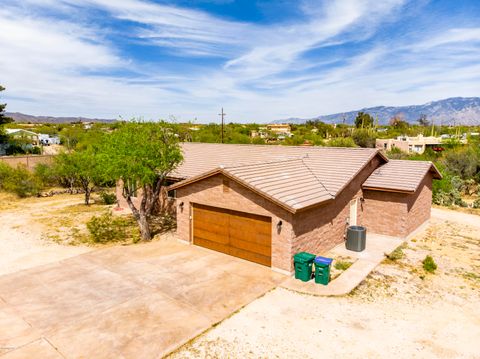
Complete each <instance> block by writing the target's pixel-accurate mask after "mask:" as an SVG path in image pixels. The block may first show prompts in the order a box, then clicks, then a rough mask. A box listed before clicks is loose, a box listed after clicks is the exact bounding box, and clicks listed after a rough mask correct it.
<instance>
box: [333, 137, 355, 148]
mask: <svg viewBox="0 0 480 359" xmlns="http://www.w3.org/2000/svg"><path fill="white" fill-rule="evenodd" d="M325 145H327V146H329V147H357V145H356V144H355V141H354V140H353V138H351V137H337V138H332V139H331V140H330V141H328V142H326V143H325Z"/></svg>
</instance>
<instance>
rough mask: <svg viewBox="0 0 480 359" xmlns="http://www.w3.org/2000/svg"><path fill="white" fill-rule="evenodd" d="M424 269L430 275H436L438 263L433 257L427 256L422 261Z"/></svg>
mask: <svg viewBox="0 0 480 359" xmlns="http://www.w3.org/2000/svg"><path fill="white" fill-rule="evenodd" d="M422 264H423V269H425V271H426V272H428V273H435V270H436V269H437V263H435V261H434V260H433V258H432V257H431V256H426V257H425V259H424V260H423V261H422Z"/></svg>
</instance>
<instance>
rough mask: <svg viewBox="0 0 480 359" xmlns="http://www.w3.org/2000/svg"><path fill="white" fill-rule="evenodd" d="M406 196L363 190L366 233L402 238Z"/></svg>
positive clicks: (405, 213)
mask: <svg viewBox="0 0 480 359" xmlns="http://www.w3.org/2000/svg"><path fill="white" fill-rule="evenodd" d="M407 196H408V195H405V194H403V193H395V192H384V191H371V190H365V191H364V192H363V197H364V198H365V201H364V203H363V207H364V212H363V214H364V218H363V223H362V224H363V225H364V226H365V227H367V233H368V232H370V233H378V234H384V235H387V236H400V237H404V236H405V233H406V227H405V226H406V218H407V204H406V199H407Z"/></svg>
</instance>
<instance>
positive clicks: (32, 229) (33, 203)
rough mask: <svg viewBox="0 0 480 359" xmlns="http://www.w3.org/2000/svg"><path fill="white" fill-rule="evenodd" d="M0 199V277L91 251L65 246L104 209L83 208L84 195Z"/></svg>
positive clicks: (2, 195)
mask: <svg viewBox="0 0 480 359" xmlns="http://www.w3.org/2000/svg"><path fill="white" fill-rule="evenodd" d="M0 199H1V205H0V259H1V260H0V275H2V274H7V273H13V272H17V271H19V270H22V269H27V268H32V267H35V266H38V265H42V264H46V263H51V262H55V261H59V260H62V259H65V258H69V257H72V256H76V255H78V254H81V253H85V252H87V251H90V250H91V249H92V247H88V246H84V245H75V246H73V245H68V243H71V242H72V241H73V240H74V238H73V233H75V231H78V232H81V231H85V222H86V221H87V220H88V219H89V218H90V217H91V216H92V215H93V214H95V213H101V211H102V210H103V209H102V208H101V206H90V207H86V206H85V207H84V206H83V205H82V201H83V195H59V196H54V197H48V198H25V199H17V198H16V197H14V196H12V195H6V194H1V198H0ZM72 230H73V232H72Z"/></svg>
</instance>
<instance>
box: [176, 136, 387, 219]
mask: <svg viewBox="0 0 480 359" xmlns="http://www.w3.org/2000/svg"><path fill="white" fill-rule="evenodd" d="M181 146H182V150H183V154H184V162H183V163H182V164H181V165H180V166H179V167H178V168H177V169H176V170H175V172H174V173H172V175H171V176H172V177H176V178H178V179H185V180H184V181H182V182H179V183H177V184H175V185H173V186H171V188H178V187H181V186H183V185H186V184H187V183H191V182H194V181H196V180H199V179H200V178H205V177H208V176H210V175H212V174H215V173H223V174H225V175H227V176H230V177H232V178H234V179H235V180H237V181H239V182H241V183H242V184H244V185H245V186H247V187H249V188H251V189H252V190H254V191H256V192H258V193H260V194H262V195H263V196H265V197H268V198H269V199H271V200H273V201H274V202H276V203H278V204H280V205H283V206H284V207H287V208H288V209H290V210H292V211H295V210H297V209H301V208H306V207H310V206H312V205H315V204H319V203H323V202H325V201H328V200H332V199H334V198H335V196H336V195H337V194H338V193H339V192H340V191H341V190H342V189H343V188H344V187H345V186H346V185H348V183H350V181H351V180H352V179H353V178H354V177H355V176H356V175H357V173H358V172H359V171H360V170H361V169H362V168H363V167H364V166H365V165H367V164H368V163H369V162H370V161H371V159H372V158H373V157H375V156H377V155H378V156H381V157H382V158H384V161H387V159H386V158H385V157H383V155H382V154H381V153H380V152H379V150H377V149H373V148H371V149H365V148H335V147H297V146H268V145H266V146H261V145H226V144H206V143H182V144H181Z"/></svg>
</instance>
